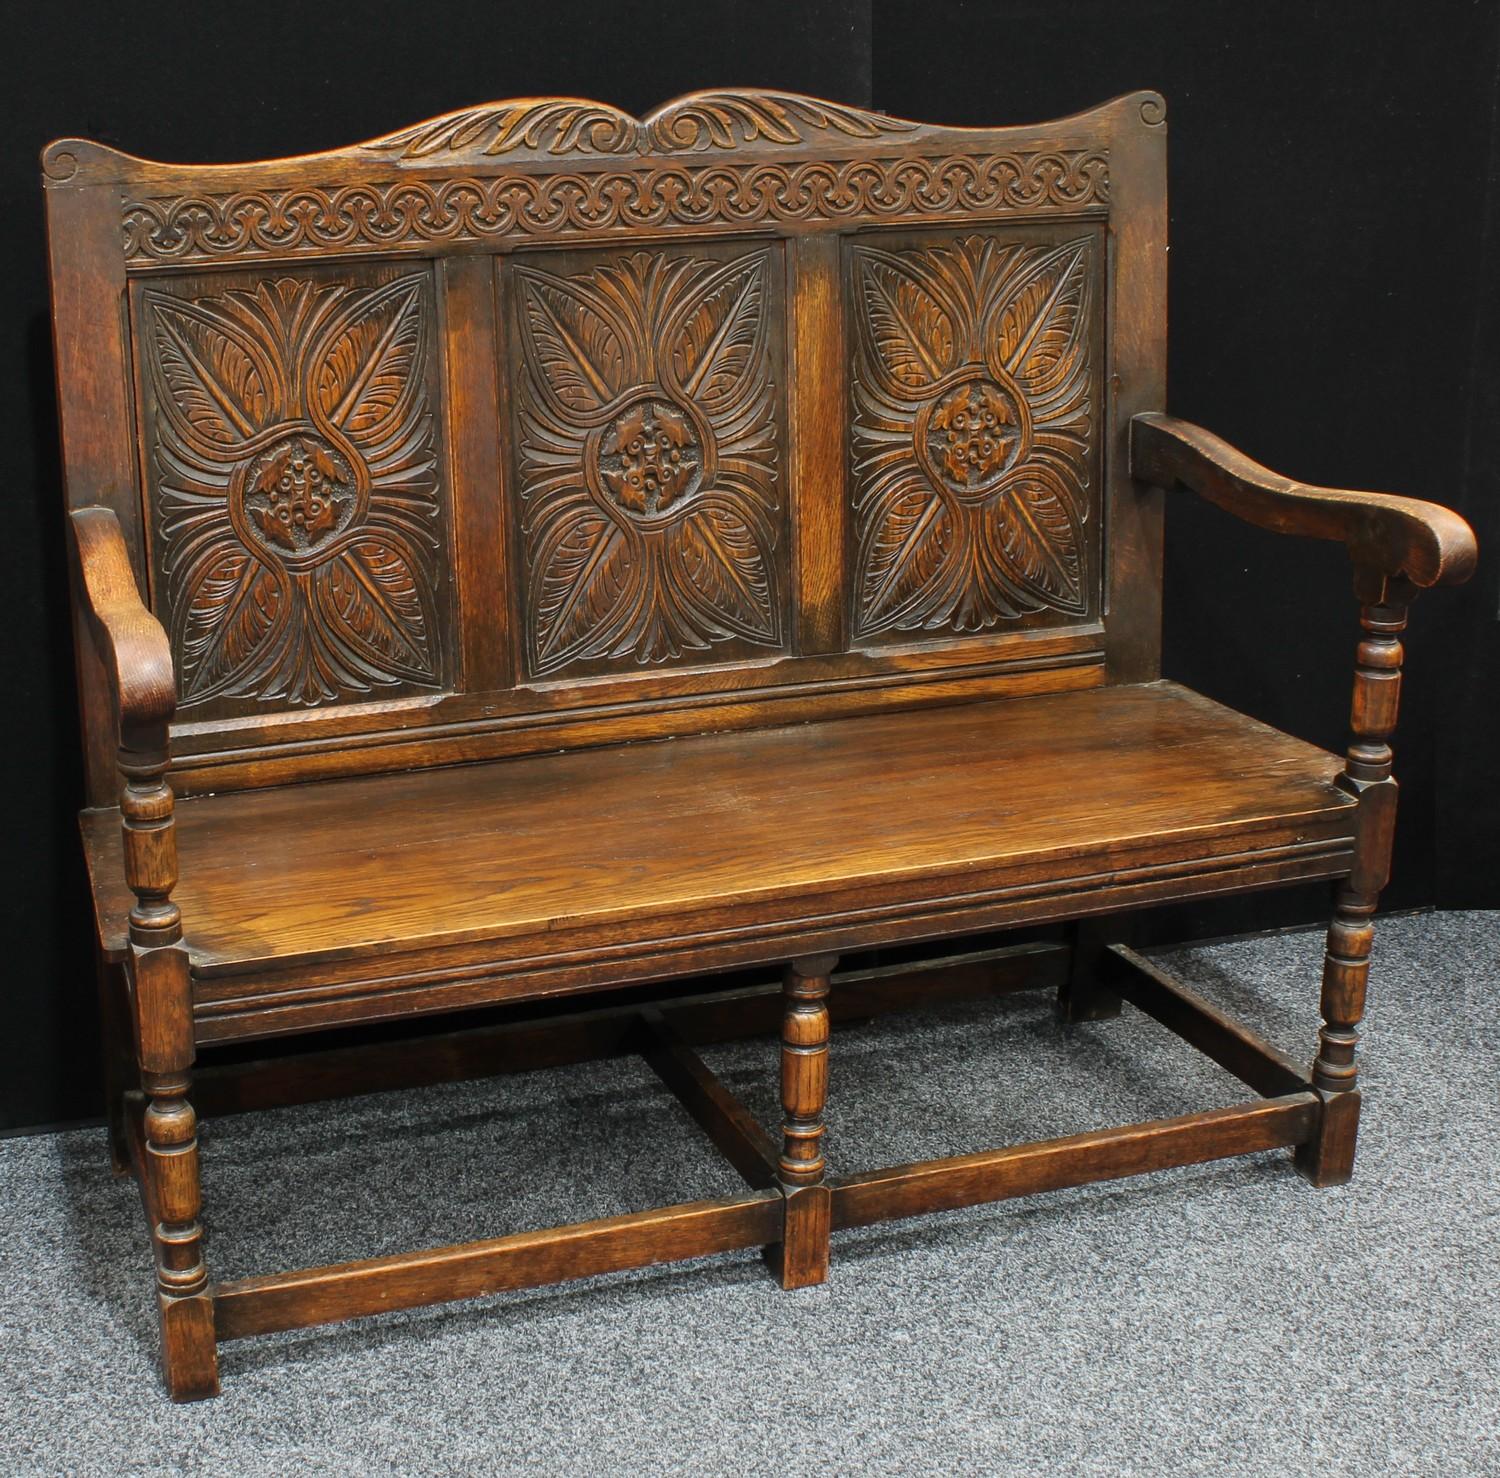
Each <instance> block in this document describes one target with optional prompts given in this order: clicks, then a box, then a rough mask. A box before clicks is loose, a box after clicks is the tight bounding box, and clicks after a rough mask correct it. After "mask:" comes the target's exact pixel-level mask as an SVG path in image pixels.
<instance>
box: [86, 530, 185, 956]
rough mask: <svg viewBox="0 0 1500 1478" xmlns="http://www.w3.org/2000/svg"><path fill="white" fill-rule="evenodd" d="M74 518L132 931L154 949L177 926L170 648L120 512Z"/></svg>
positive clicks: (174, 934) (176, 934)
mask: <svg viewBox="0 0 1500 1478" xmlns="http://www.w3.org/2000/svg"><path fill="white" fill-rule="evenodd" d="M70 519H71V523H72V529H73V542H74V546H75V548H76V549H77V552H78V568H79V577H80V583H81V587H82V595H83V601H84V605H85V609H86V611H87V614H88V622H89V628H90V630H91V631H92V632H93V635H94V643H95V646H96V647H97V648H98V651H99V657H100V660H101V662H102V664H103V666H104V670H105V673H106V674H107V676H108V679H109V685H110V690H111V695H112V697H113V699H114V704H115V711H116V714H117V715H118V721H119V733H118V736H117V737H118V743H119V765H120V773H121V775H122V776H123V777H124V781H125V784H124V788H123V790H122V791H121V794H120V816H121V822H122V824H123V827H124V832H125V877H126V881H127V882H128V883H129V884H130V888H131V891H132V892H134V894H135V895H136V902H135V907H134V908H132V909H131V911H130V937H131V941H132V942H133V943H134V944H135V945H136V946H137V948H138V949H153V948H155V947H157V946H162V945H171V944H174V943H175V942H176V941H177V940H178V939H179V938H181V934H182V926H181V915H180V913H179V911H178V908H177V905H176V904H175V903H173V902H172V889H173V888H174V887H176V886H177V840H176V834H175V832H174V830H173V819H172V787H171V786H170V785H168V783H167V778H166V775H167V765H168V761H169V759H170V750H169V730H168V725H169V724H170V722H171V719H172V714H173V712H174V711H175V710H176V707H177V685H176V681H175V678H174V676H173V672H172V650H171V646H170V644H169V643H168V641H167V633H166V632H165V631H164V630H163V629H162V625H161V622H159V621H158V620H157V619H156V617H155V616H153V615H152V614H151V612H150V611H149V610H147V609H146V604H145V602H144V601H143V600H142V599H141V594H140V590H139V589H138V588H137V586H136V583H135V572H134V571H133V570H132V569H131V565H130V551H129V550H128V549H127V548H126V546H125V536H124V535H123V534H122V533H121V532H120V523H119V520H118V519H117V518H116V517H115V515H114V514H113V513H112V512H111V511H110V510H109V509H108V508H78V509H75V510H74V511H73V513H72V514H71V515H70Z"/></svg>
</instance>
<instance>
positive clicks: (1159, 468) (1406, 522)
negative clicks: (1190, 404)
mask: <svg viewBox="0 0 1500 1478" xmlns="http://www.w3.org/2000/svg"><path fill="white" fill-rule="evenodd" d="M1130 470H1131V473H1132V475H1133V476H1135V477H1137V478H1139V479H1140V480H1141V481H1142V482H1149V483H1154V484H1155V485H1156V486H1157V487H1161V488H1173V487H1177V486H1179V485H1180V486H1182V487H1185V488H1187V489H1188V490H1189V491H1191V492H1194V493H1197V494H1198V495H1199V496H1200V497H1202V498H1207V499H1208V501H1209V502H1210V503H1215V504H1217V505H1218V506H1219V507H1220V508H1223V509H1225V510H1226V511H1227V512H1229V513H1233V514H1234V515H1235V516H1236V517H1237V518H1242V519H1244V520H1245V522H1246V523H1253V524H1255V525H1256V526H1257V527H1259V528H1263V529H1272V530H1274V531H1275V532H1276V533H1281V534H1304V535H1307V536H1308V537H1309V538H1313V539H1336V540H1340V541H1342V542H1343V543H1345V544H1347V545H1348V546H1349V553H1350V554H1351V555H1352V556H1353V559H1354V562H1355V564H1356V565H1359V566H1361V567H1363V568H1365V569H1369V570H1373V571H1375V572H1378V573H1379V574H1381V575H1385V576H1387V577H1389V578H1391V579H1396V578H1401V579H1405V580H1408V581H1410V582H1411V583H1412V584H1413V585H1417V586H1423V587H1425V586H1431V585H1460V584H1462V583H1463V582H1464V581H1465V580H1467V579H1468V578H1469V576H1470V575H1471V574H1473V573H1474V561H1475V558H1476V555H1477V549H1476V546H1475V543H1474V531H1473V530H1472V529H1471V528H1470V527H1469V525H1468V524H1467V523H1465V522H1464V520H1463V519H1462V518H1460V517H1459V516H1458V514H1456V513H1454V512H1452V511H1451V510H1450V509H1447V508H1444V507H1442V506H1440V505H1439V504H1437V503H1424V502H1421V501H1420V500H1418V499H1416V498H1398V497H1395V496H1393V495H1392V494H1390V493H1353V492H1344V491H1342V490H1340V489H1338V488H1319V487H1310V486H1309V485H1308V484H1307V483H1302V482H1293V481H1292V480H1291V479H1290V478H1288V477H1280V476H1278V475H1277V474H1276V473H1274V472H1271V471H1269V470H1268V469H1267V468H1265V467H1262V466H1261V465H1260V464H1259V463H1258V462H1252V461H1251V460H1250V458H1249V457H1247V456H1244V455H1243V454H1242V453H1240V452H1237V451H1235V449H1234V448H1233V447H1232V446H1230V445H1229V444H1228V443H1227V442H1225V441H1222V440H1220V439H1219V438H1218V437H1217V436H1215V435H1213V433H1212V432H1209V431H1205V430H1203V429H1202V427H1200V426H1193V425H1191V424H1189V423H1188V422H1187V421H1179V420H1177V419H1176V417H1174V416H1168V415H1163V414H1161V413H1160V412H1156V411H1152V412H1148V413H1146V414H1144V415H1139V416H1136V417H1135V418H1134V419H1133V420H1132V421H1131V423H1130Z"/></svg>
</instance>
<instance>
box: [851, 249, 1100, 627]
mask: <svg viewBox="0 0 1500 1478" xmlns="http://www.w3.org/2000/svg"><path fill="white" fill-rule="evenodd" d="M1093 262H1094V246H1093V242H1092V240H1091V239H1090V238H1088V237H1083V238H1079V239H1078V240H1074V241H1069V242H1066V243H1064V244H1062V245H1060V246H1031V245H1025V244H1019V243H1015V242H1009V243H1007V242H1005V241H1002V240H999V239H997V238H996V237H993V236H986V235H974V236H967V237H964V238H961V239H959V240H957V241H953V242H951V243H949V244H944V245H933V246H923V247H918V248H913V249H910V250H904V251H886V250H882V249H880V248H877V247H875V246H868V245H861V246H856V247H855V248H853V252H852V258H851V267H852V286H851V290H852V292H853V293H854V295H855V311H854V318H855V320H856V322H857V323H858V324H859V332H858V342H857V352H856V360H855V372H854V378H853V400H854V420H853V425H852V428H851V431H852V437H853V447H854V482H855V485H854V511H855V529H856V534H857V539H858V554H857V558H856V565H855V574H854V589H853V592H852V594H853V615H854V630H855V634H856V636H857V637H860V638H870V637H875V636H879V635H882V634H884V633H888V632H905V631H921V630H950V631H975V630H980V629H982V628H985V627H989V626H993V625H995V624H996V623H998V622H1000V621H1004V620H1010V619H1015V618H1017V617H1019V616H1021V615H1024V614H1026V613H1029V612H1035V611H1042V610H1055V611H1060V612H1065V613H1069V614H1073V615H1079V616H1082V615H1084V614H1086V613H1087V612H1088V610H1089V607H1090V602H1091V595H1090V589H1089V581H1090V570H1089V560H1088V553H1087V550H1086V548H1085V545H1084V534H1083V525H1084V522H1085V520H1086V519H1087V518H1088V517H1089V501H1090V499H1089V483H1090V474H1089V455H1090V449H1091V445H1092V417H1093V407H1092V404H1091V400H1090V396H1091V382H1090V353H1089V348H1090V342H1091V337H1092V328H1091V323H1092V316H1093V315H1092V307H1091V299H1092V293H1093V290H1094V289H1093V285H1092V284H1093V272H1094V267H1093Z"/></svg>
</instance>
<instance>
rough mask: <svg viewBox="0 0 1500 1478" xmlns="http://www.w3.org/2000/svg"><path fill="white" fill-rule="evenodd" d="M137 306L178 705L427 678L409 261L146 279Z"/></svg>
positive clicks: (424, 416)
mask: <svg viewBox="0 0 1500 1478" xmlns="http://www.w3.org/2000/svg"><path fill="white" fill-rule="evenodd" d="M142 316H143V320H144V322H143V329H144V334H143V340H144V351H143V352H144V354H145V356H146V370H147V378H148V382H149V384H148V388H149V391H150V403H151V420H150V428H151V429H150V440H149V443H148V444H149V447H150V451H151V459H152V464H153V465H152V468H151V473H152V479H153V482H154V484H155V497H154V499H153V503H154V510H155V530H154V535H153V545H154V562H155V565H156V568H157V571H158V578H159V580H160V589H161V596H160V604H161V605H162V607H163V610H162V614H163V619H164V620H165V622H166V624H167V627H168V630H169V633H170V636H171V640H172V652H173V658H174V662H175V664H176V668H177V680H178V687H179V690H180V701H181V704H182V706H183V707H184V708H191V706H192V705H194V704H201V703H204V702H207V701H208V700H210V699H213V698H220V697H222V698H228V699H254V700H258V701H260V702H264V703H279V704H314V703H324V702H330V701H336V700H348V699H350V698H358V697H362V696H364V695H367V694H369V693H370V692H372V691H373V690H375V689H378V688H388V687H393V686H413V687H427V688H430V687H436V686H438V685H439V684H440V682H441V679H442V662H443V659H442V652H441V641H440V638H439V634H438V628H437V612H436V609H435V604H434V603H435V600H436V597H437V591H438V586H439V582H440V579H441V575H440V571H439V563H438V559H437V553H438V550H439V548H440V546H441V521H442V510H441V499H440V495H439V487H438V473H437V452H436V446H435V441H434V428H433V415H432V408H431V405H430V398H429V388H428V374H429V360H430V356H431V352H432V351H431V337H432V328H431V318H432V306H431V284H430V280H429V278H428V276H427V274H425V273H414V274H408V275H405V276H398V277H395V278H394V279H391V280H386V281H382V282H379V283H377V284H376V285H373V286H363V285H361V286H355V285H352V284H350V283H348V282H346V281H338V282H330V281H324V280H314V279H310V278H305V277H280V278H267V279H264V280H262V281H260V282H258V283H255V284H253V285H250V286H245V287H236V288H233V289H229V290H226V291H222V292H217V293H213V294H211V295H206V296H193V297H189V296H178V295H177V294H175V293H170V292H165V291H151V292H147V293H145V294H144V295H143V298H142Z"/></svg>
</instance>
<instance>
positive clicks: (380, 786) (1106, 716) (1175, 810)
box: [85, 683, 1353, 976]
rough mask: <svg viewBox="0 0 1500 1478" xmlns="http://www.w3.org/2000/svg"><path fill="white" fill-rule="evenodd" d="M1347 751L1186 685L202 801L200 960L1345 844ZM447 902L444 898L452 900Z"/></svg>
mask: <svg viewBox="0 0 1500 1478" xmlns="http://www.w3.org/2000/svg"><path fill="white" fill-rule="evenodd" d="M1338 767H1339V761H1338V759H1337V758H1336V757H1335V756H1333V755H1331V754H1328V753H1326V752H1324V751H1322V750H1319V749H1316V748H1314V747H1313V746H1311V745H1308V744H1305V743H1302V742H1301V741H1299V740H1295V739H1292V738H1289V737H1288V736H1286V735H1284V734H1280V733H1278V732H1276V731H1275V730H1273V729H1270V728H1268V727H1267V726H1265V725H1264V724H1261V723H1258V722H1256V721H1254V720H1252V719H1249V718H1246V717H1245V716H1243V715H1241V714H1237V713H1234V712H1233V711H1231V710H1229V709H1226V708H1223V707H1221V706H1219V705H1218V704H1215V703H1213V702H1211V701H1209V700H1207V699H1205V698H1203V697H1201V696H1199V695H1197V694H1194V693H1191V692H1189V691H1187V690H1185V689H1182V688H1179V687H1177V686H1175V685H1173V684H1170V683H1153V684H1148V685H1141V686H1134V687H1118V688H1100V689H1091V690H1087V691H1084V692H1079V693H1066V694H1054V695H1048V696H1045V697H1036V698H1023V699H1012V700H1008V701H1001V702H995V703H976V704H969V705H960V706H955V707H951V708H946V709H938V710H924V711H917V712H908V713H898V714H885V715H878V716H872V717H864V718H857V719H846V720H839V721H834V722H828V723H821V724H807V725H801V726H797V727H792V728H782V729H772V730H763V731H759V732H752V733H736V734H723V735H707V736H699V737H693V738H686V739H679V740H675V741H672V742H670V743H660V744H636V745H629V746H620V747H615V748H602V749H596V750H589V751H580V752H572V753H566V754H555V755H547V756H539V757H535V758H529V759H524V760H512V761H506V762H497V763H493V764H485V765H477V766H465V767H455V768H450V769H440V770H428V771H421V772H414V773H409V774H400V775H389V776H380V777H374V778H366V779H358V780H334V781H326V782H323V783H321V784H317V785H305V784H304V785H299V786H296V787H285V788H280V789H275V790H266V791H249V792H240V793H236V794H230V795H223V796H211V797H202V798H196V799H190V800H185V801H182V802H180V803H179V805H178V808H177V834H178V846H179V852H180V856H181V859H182V882H181V884H180V885H179V887H178V889H177V892H176V895H175V896H176V898H177V900H178V901H179V903H180V904H181V907H182V911H183V919H184V935H185V939H186V941H187V945H188V948H189V950H190V952H191V956H192V959H193V964H194V969H195V972H196V973H198V974H199V975H202V976H208V975H212V974H213V973H214V972H215V971H216V970H231V971H232V970H236V969H243V968H244V967H246V966H248V965H251V964H256V963H261V962H265V963H269V964H274V965H277V966H282V967H284V966H285V965H286V964H287V963H288V962H291V961H297V960H312V959H317V958H321V957H330V956H334V957H338V958H340V959H348V958H354V957H359V956H361V955H364V954H371V955H374V954H379V953H381V952H385V951H389V950H390V949H392V948H397V949H399V948H410V947H415V946H417V945H419V944H420V945H421V946H422V947H431V946H433V945H435V944H441V943H463V942H470V941H474V940H479V939H491V938H503V937H507V936H517V935H523V936H530V937H534V936H539V935H540V936H545V937H546V938H548V939H551V940H554V941H556V943H557V945H558V947H559V948H561V947H563V946H564V945H565V944H566V942H567V941H568V938H569V935H570V933H571V932H572V931H573V930H574V929H581V928H583V927H584V926H586V925H591V924H599V923H601V922H604V921H614V922H615V923H617V924H618V923H621V922H624V923H625V925H626V927H627V928H628V929H629V931H630V932H631V933H632V934H633V935H634V936H635V937H636V938H646V937H650V936H651V933H652V930H653V927H657V928H658V932H659V925H658V924H654V923H653V921H661V920H664V919H668V918H671V917H674V916H678V915H681V914H683V913H684V912H694V913H698V914H701V913H702V912H704V911H705V910H708V909H713V908H718V907H724V906H729V905H734V904H750V903H753V904H754V905H756V906H757V907H758V908H759V909H760V910H763V911H767V912H769V913H771V914H778V915H780V916H785V917H793V916H795V915H796V910H797V909H798V906H799V900H808V899H811V898H813V897H817V898H818V899H820V900H824V901H825V902H826V899H827V897H828V895H829V893H830V892H833V893H839V892H844V893H852V892H856V891H860V890H868V889H870V888H872V887H877V886H878V885H880V884H885V883H897V882H899V883H900V884H901V885H902V887H903V889H905V890H906V891H907V892H908V893H909V892H910V889H911V888H912V887H913V886H916V885H918V884H921V883H929V884H930V883H934V882H949V883H951V882H952V881H954V880H962V879H964V878H966V877H974V876H976V875H978V874H980V873H988V872H993V871H995V870H997V869H1001V868H1005V869H1008V870H1011V871H1015V870H1017V869H1020V868H1023V867H1026V868H1029V869H1030V872H1029V876H1030V877H1031V878H1032V879H1033V880H1035V881H1037V882H1047V881H1055V880H1056V879H1058V878H1063V877H1068V876H1070V875H1081V874H1083V873H1088V872H1094V871H1097V870H1098V869H1100V868H1101V867H1105V866H1116V865H1119V864H1121V863H1122V862H1123V861H1124V860H1125V859H1126V858H1139V857H1142V856H1145V855H1147V854H1149V853H1151V852H1152V851H1153V849H1159V848H1161V847H1162V846H1164V845H1166V844H1169V843H1170V844H1176V845H1177V846H1179V848H1180V846H1181V845H1183V844H1187V845H1188V846H1189V848H1190V850H1196V851H1199V852H1201V854H1202V855H1204V856H1209V855H1212V853H1213V851H1214V846H1213V844H1214V843H1216V842H1222V841H1223V840H1224V839H1225V838H1232V837H1234V836H1236V835H1237V834H1240V833H1267V835H1268V836H1269V837H1272V838H1295V839H1296V840H1309V839H1315V838H1320V837H1333V836H1350V835H1352V830H1351V828H1352V815H1353V803H1352V801H1351V800H1350V798H1349V797H1348V796H1347V795H1346V794H1345V793H1344V792H1343V791H1341V790H1339V789H1338V788H1337V787H1336V786H1335V785H1334V783H1333V781H1334V776H1335V775H1336V773H1337V770H1338ZM85 834H86V837H87V841H88V851H89V856H90V863H91V869H92V872H93V876H94V879H95V893H96V898H97V901H98V905H99V917H100V928H101V932H102V934H103V936H104V938H105V940H106V943H107V945H108V947H109V948H110V949H111V950H113V951H118V950H119V949H120V948H121V947H122V945H123V943H124V922H125V919H126V916H127V913H128V910H129V895H128V892H127V890H126V889H125V887H124V884H123V881H122V880H123V876H124V873H123V868H122V865H121V857H120V829H119V822H118V816H117V814H116V813H114V812H112V811H93V812H90V813H88V815H87V817H86V819H85ZM437 900H441V907H440V908H439V907H437V906H435V905H436V901H437Z"/></svg>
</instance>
